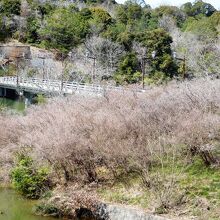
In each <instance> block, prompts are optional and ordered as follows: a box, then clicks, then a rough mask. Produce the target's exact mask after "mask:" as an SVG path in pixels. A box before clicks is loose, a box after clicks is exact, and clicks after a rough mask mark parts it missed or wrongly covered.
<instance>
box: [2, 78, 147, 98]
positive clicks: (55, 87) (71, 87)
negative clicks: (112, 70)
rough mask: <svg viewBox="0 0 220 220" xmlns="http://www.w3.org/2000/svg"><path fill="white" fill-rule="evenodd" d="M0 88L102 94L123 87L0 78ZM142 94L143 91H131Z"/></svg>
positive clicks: (47, 92) (40, 91) (38, 91)
mask: <svg viewBox="0 0 220 220" xmlns="http://www.w3.org/2000/svg"><path fill="white" fill-rule="evenodd" d="M0 87H4V88H11V89H19V90H20V91H26V92H33V93H46V94H74V93H87V94H94V93H95V94H100V95H101V94H103V93H104V92H105V91H124V90H126V89H125V88H123V87H116V86H101V85H95V84H82V83H77V82H62V81H59V80H46V79H38V78H20V77H0ZM132 91H135V92H143V90H132Z"/></svg>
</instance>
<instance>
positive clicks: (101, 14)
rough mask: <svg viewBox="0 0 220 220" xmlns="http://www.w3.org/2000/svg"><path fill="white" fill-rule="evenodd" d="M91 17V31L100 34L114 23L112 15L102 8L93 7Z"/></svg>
mask: <svg viewBox="0 0 220 220" xmlns="http://www.w3.org/2000/svg"><path fill="white" fill-rule="evenodd" d="M90 10H91V19H90V20H89V24H90V26H91V28H90V31H91V32H92V33H94V34H97V35H99V34H100V33H101V32H103V31H104V30H106V29H107V27H108V26H109V25H111V24H112V23H113V19H112V17H111V15H110V14H109V13H108V12H107V11H105V10H104V9H102V8H98V7H96V8H91V9H90Z"/></svg>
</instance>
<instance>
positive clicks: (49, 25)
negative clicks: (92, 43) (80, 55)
mask: <svg viewBox="0 0 220 220" xmlns="http://www.w3.org/2000/svg"><path fill="white" fill-rule="evenodd" d="M87 33H88V22H87V21H86V20H85V19H84V18H83V17H82V16H81V15H80V13H78V12H72V11H71V10H70V9H66V8H59V9H56V10H55V11H54V12H53V13H52V14H51V15H50V16H48V17H47V18H46V21H45V26H44V27H42V28H41V30H40V31H39V34H40V36H41V38H42V40H43V41H44V42H43V43H44V45H45V46H46V47H48V48H55V49H58V50H60V51H61V52H67V51H69V50H70V49H72V48H73V47H75V46H77V45H78V44H80V43H82V41H83V39H84V38H85V37H86V35H87Z"/></svg>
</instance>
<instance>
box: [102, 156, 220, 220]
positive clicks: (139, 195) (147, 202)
mask: <svg viewBox="0 0 220 220" xmlns="http://www.w3.org/2000/svg"><path fill="white" fill-rule="evenodd" d="M173 172H174V176H176V177H177V184H178V188H179V191H181V192H183V191H185V192H186V196H187V203H186V204H184V206H186V207H187V209H189V215H195V216H203V215H204V210H203V208H201V207H200V205H198V204H197V203H198V199H204V200H205V201H207V203H208V204H209V209H208V210H205V213H206V214H208V217H207V218H206V219H209V220H215V219H220V213H219V211H218V207H219V206H220V168H211V167H206V166H205V165H204V164H203V162H202V161H201V160H200V159H199V158H197V159H195V160H194V162H193V163H192V164H190V165H186V164H184V163H181V161H178V165H177V166H176V167H175V169H173V170H172V169H171V168H170V167H169V166H165V167H164V168H163V169H161V167H155V168H154V169H153V170H152V172H151V173H150V175H152V176H153V175H154V174H155V173H160V174H163V175H164V174H165V175H164V176H168V177H169V175H173ZM98 194H99V195H100V197H101V198H103V199H104V200H105V201H108V202H113V203H121V204H126V205H134V206H138V207H141V208H149V207H150V206H151V205H152V198H153V195H152V192H151V191H150V190H148V189H143V185H142V182H141V178H139V177H138V176H135V175H130V176H126V177H123V178H121V180H120V179H119V180H118V181H117V182H115V183H114V184H113V185H110V186H105V187H103V188H101V189H99V190H98ZM216 210H217V211H216Z"/></svg>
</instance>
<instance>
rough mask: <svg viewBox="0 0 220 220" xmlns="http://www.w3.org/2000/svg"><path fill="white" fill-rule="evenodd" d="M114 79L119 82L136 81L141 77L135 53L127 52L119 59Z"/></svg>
mask: <svg viewBox="0 0 220 220" xmlns="http://www.w3.org/2000/svg"><path fill="white" fill-rule="evenodd" d="M114 79H115V81H116V82H117V83H119V84H122V83H124V82H126V83H137V82H138V81H139V80H140V79H141V74H140V66H139V62H138V58H137V57H136V55H135V53H132V52H131V53H127V54H126V55H125V56H123V57H122V58H121V59H120V63H119V67H118V70H117V72H116V73H115V75H114Z"/></svg>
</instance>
